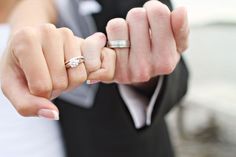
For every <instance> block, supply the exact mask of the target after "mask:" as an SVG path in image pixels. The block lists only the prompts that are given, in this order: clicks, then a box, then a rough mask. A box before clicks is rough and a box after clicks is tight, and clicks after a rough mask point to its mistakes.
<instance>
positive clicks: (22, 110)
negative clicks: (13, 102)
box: [16, 105, 31, 117]
mask: <svg viewBox="0 0 236 157" xmlns="http://www.w3.org/2000/svg"><path fill="white" fill-rule="evenodd" d="M16 110H17V112H18V113H19V114H20V115H21V116H23V117H28V116H30V114H31V113H30V111H31V109H30V106H28V105H20V106H17V107H16Z"/></svg>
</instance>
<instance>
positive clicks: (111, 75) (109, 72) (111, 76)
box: [104, 70, 114, 81]
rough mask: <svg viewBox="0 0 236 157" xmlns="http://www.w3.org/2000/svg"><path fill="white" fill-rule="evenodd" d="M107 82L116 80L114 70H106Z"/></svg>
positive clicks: (105, 77)
mask: <svg viewBox="0 0 236 157" xmlns="http://www.w3.org/2000/svg"><path fill="white" fill-rule="evenodd" d="M104 79H105V81H111V80H113V79H114V71H112V70H106V71H105V76H104Z"/></svg>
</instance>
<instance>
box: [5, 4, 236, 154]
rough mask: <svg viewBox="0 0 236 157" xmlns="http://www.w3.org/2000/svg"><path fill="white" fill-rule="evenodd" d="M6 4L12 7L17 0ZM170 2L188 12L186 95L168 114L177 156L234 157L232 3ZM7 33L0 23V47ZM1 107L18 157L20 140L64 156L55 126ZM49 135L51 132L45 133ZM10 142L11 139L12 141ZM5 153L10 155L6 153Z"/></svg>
mask: <svg viewBox="0 0 236 157" xmlns="http://www.w3.org/2000/svg"><path fill="white" fill-rule="evenodd" d="M3 1H4V0H0V2H3ZM9 1H11V2H10V3H16V2H17V1H18V0H9ZM10 3H9V4H10ZM173 3H174V6H175V7H177V6H182V5H184V6H186V7H187V8H188V12H189V22H190V25H191V34H190V46H189V49H188V52H187V53H185V54H184V57H185V59H186V61H187V64H188V67H189V71H190V81H189V91H188V93H187V95H186V96H185V98H184V100H183V101H182V102H180V105H179V106H178V107H176V108H175V109H173V111H172V112H171V113H170V114H169V115H168V116H167V121H168V125H169V130H170V133H171V137H172V141H173V143H174V149H175V151H176V154H177V157H235V156H236V149H235V148H236V122H235V121H236V61H235V60H236V59H235V58H236V53H235V51H236V1H235V0H224V1H223V0H214V1H213V0H173ZM9 7H11V5H9ZM4 9H5V10H7V8H6V7H5V8H1V9H0V10H1V12H0V13H2V12H3V10H4ZM6 13H7V12H6ZM1 16H6V15H5V14H1ZM0 18H1V17H0ZM1 19H2V20H0V22H1V23H4V18H1ZM8 32H9V28H8V26H6V25H5V24H1V29H0V43H6V40H7V37H6V36H7V34H8ZM3 49H4V47H1V46H0V52H2V51H3ZM0 100H1V103H3V102H6V103H8V102H7V100H5V99H4V100H3V99H0ZM5 107H8V108H6V109H5V110H4V109H3V108H1V111H2V113H1V114H0V117H1V116H2V117H6V115H4V112H5V111H6V110H9V111H11V114H10V115H9V118H8V121H10V123H9V124H8V126H7V128H6V125H4V123H3V121H2V122H1V123H0V129H1V131H3V132H5V133H9V134H14V135H15V137H16V136H17V143H19V146H21V147H19V148H18V149H17V152H15V153H17V154H18V155H19V156H20V154H22V156H26V155H27V153H28V154H30V153H32V152H29V151H28V152H27V151H26V149H25V148H28V147H29V145H22V141H25V142H26V141H27V140H28V141H29V142H31V145H30V148H32V149H31V150H36V148H41V147H42V148H43V145H44V144H45V143H47V144H48V143H51V144H50V146H51V147H48V149H40V150H41V152H40V153H38V156H39V157H40V156H44V157H46V156H45V154H46V153H47V154H54V155H55V154H56V152H57V153H58V154H57V155H56V156H58V157H59V156H60V155H61V156H63V152H58V151H57V150H63V149H62V147H63V146H62V144H61V143H60V142H61V141H60V133H58V131H57V130H58V128H57V126H56V124H55V123H53V122H46V121H43V120H41V121H37V122H36V121H35V120H33V119H24V120H23V119H22V117H19V116H17V114H16V113H15V111H14V110H13V108H12V107H10V105H8V106H7V105H6V106H5ZM12 115H14V116H12ZM12 117H13V118H12ZM10 118H12V119H10ZM1 119H3V118H1ZM19 119H21V121H19ZM16 122H17V123H16ZM16 124H17V125H16ZM19 126H20V127H19ZM15 128H17V129H15ZM45 128H47V129H45ZM32 129H33V130H32ZM33 131H34V132H36V134H37V135H39V136H37V137H35V136H34V135H33V134H29V133H28V132H33ZM17 132H18V134H17ZM19 132H22V134H21V135H20V134H19ZM50 132H52V133H53V132H54V134H49V133H50ZM55 132H56V134H55ZM23 133H24V134H23ZM40 134H43V135H44V136H45V135H47V138H44V139H46V140H45V141H41V143H39V142H38V141H40V137H41V136H40ZM0 135H2V136H0V141H2V143H0V148H4V147H3V146H5V145H7V143H5V142H4V141H8V143H11V142H12V141H11V140H9V139H7V138H8V137H6V135H5V134H4V133H2V134H0ZM6 139H7V140H6ZM11 139H12V140H14V137H12V138H11ZM33 148H35V149H33ZM49 148H50V149H49ZM42 150H44V151H42ZM49 150H50V153H49ZM5 151H8V152H7V153H9V152H10V151H11V150H10V149H9V150H5ZM3 154H4V151H3ZM0 156H1V155H0ZM29 156H30V155H29ZM49 156H52V155H49Z"/></svg>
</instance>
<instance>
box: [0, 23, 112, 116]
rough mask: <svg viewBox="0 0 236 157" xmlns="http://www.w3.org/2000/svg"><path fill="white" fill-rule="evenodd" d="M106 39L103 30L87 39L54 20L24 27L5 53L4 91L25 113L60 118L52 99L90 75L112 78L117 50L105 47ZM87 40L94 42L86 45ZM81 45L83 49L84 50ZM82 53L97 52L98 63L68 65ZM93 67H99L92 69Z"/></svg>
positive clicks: (19, 109) (13, 36) (94, 53)
mask: <svg viewBox="0 0 236 157" xmlns="http://www.w3.org/2000/svg"><path fill="white" fill-rule="evenodd" d="M98 38H99V39H101V40H97V39H98ZM105 42H106V37H105V35H104V34H102V33H96V34H94V35H92V36H91V37H88V38H87V39H85V40H84V39H81V38H78V37H76V36H74V34H73V32H72V31H71V30H70V29H68V28H56V27H55V26H54V25H52V24H44V25H41V26H37V27H24V28H22V29H20V30H18V31H16V32H15V33H14V34H13V35H12V36H11V39H10V41H9V44H8V45H9V46H8V48H7V50H6V53H5V55H4V58H3V64H2V66H3V67H2V70H1V74H2V75H1V86H2V91H3V93H4V94H5V96H6V97H7V98H8V99H9V100H10V101H11V103H12V104H13V106H14V107H15V108H16V110H17V111H18V112H19V113H20V114H21V115H23V116H40V117H45V118H49V119H58V118H59V111H58V109H57V107H56V106H55V105H54V104H53V103H52V102H51V101H50V99H53V98H55V97H57V96H59V95H60V94H61V93H62V92H64V91H68V90H71V89H74V88H76V87H78V86H79V85H81V84H82V83H84V81H86V80H87V77H88V78H89V79H93V80H101V81H111V80H113V75H114V71H115V61H116V59H115V52H114V50H111V49H107V48H104V45H105ZM88 44H89V45H90V44H91V45H90V46H86V45H88ZM82 47H83V51H84V52H81V50H82ZM87 53H88V54H87ZM89 53H93V54H89ZM81 55H84V56H85V59H86V58H87V57H88V56H90V55H93V56H96V57H97V59H98V61H97V62H98V63H99V66H94V65H92V64H94V63H93V62H92V64H90V59H89V58H87V61H88V62H87V61H86V62H87V63H86V64H87V66H88V67H85V65H84V64H83V63H82V64H80V65H79V66H78V67H76V68H69V69H66V67H65V61H68V60H69V59H71V58H73V57H78V56H81ZM91 61H93V60H91ZM89 64H90V65H89ZM93 67H95V68H96V69H91V68H93Z"/></svg>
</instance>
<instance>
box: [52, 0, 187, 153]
mask: <svg viewBox="0 0 236 157" xmlns="http://www.w3.org/2000/svg"><path fill="white" fill-rule="evenodd" d="M111 1H112V0H101V4H102V5H103V6H104V10H103V12H102V13H100V14H97V15H94V18H95V20H96V22H97V26H98V29H99V30H100V31H102V30H104V29H103V28H105V24H106V22H107V21H108V20H109V19H110V18H113V17H117V16H118V17H124V16H125V15H126V12H127V11H128V10H129V9H131V8H133V7H134V6H142V5H143V3H144V0H130V1H127V0H119V1H112V2H114V3H117V4H114V3H113V5H116V6H117V5H118V2H119V3H121V4H120V5H121V6H122V4H127V5H125V6H123V10H122V11H117V12H115V13H114V10H115V9H116V10H117V8H109V7H105V6H106V5H107V6H110V5H111V4H110V3H111ZM122 1H123V2H122ZM135 2H138V3H135ZM134 3H135V4H134ZM165 3H166V4H168V5H169V4H170V3H169V1H166V2H165ZM113 5H112V7H114V6H113ZM169 6H170V5H169ZM117 7H118V6H117ZM119 7H120V6H119ZM110 9H113V11H112V10H110ZM109 12H111V14H112V15H110V14H109ZM107 14H108V16H105V15H107ZM101 19H102V20H101ZM187 79H188V72H187V68H186V65H185V63H184V61H183V60H181V61H180V63H179V64H178V66H177V67H176V69H175V71H174V72H173V73H172V74H170V75H168V76H165V77H164V82H163V86H162V88H161V91H160V94H159V96H158V98H157V101H156V104H155V107H154V111H153V116H152V125H151V126H149V127H144V128H142V129H140V130H137V129H135V127H134V124H133V120H132V117H131V115H130V113H129V111H128V109H127V108H126V105H125V102H124V101H123V100H122V98H121V95H120V93H119V91H118V87H117V85H116V84H111V85H105V84H100V86H99V90H98V92H97V95H96V98H95V103H94V106H93V108H91V109H84V108H81V107H78V106H75V105H72V104H69V103H68V102H65V101H63V100H60V99H57V100H55V103H56V104H57V105H58V107H59V110H60V126H61V129H62V135H63V137H64V141H65V147H66V153H67V156H68V157H173V156H174V153H173V150H172V146H171V142H170V139H169V135H168V130H167V127H166V123H165V120H164V117H165V115H166V114H167V113H168V111H169V110H170V109H171V108H172V107H173V106H174V105H175V104H176V103H178V102H179V101H180V99H181V98H182V97H183V96H184V95H185V93H186V90H187Z"/></svg>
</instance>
